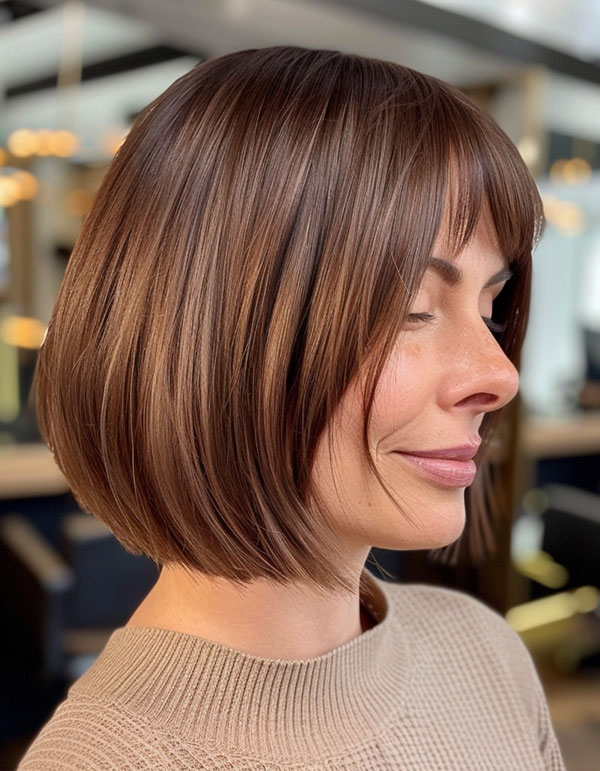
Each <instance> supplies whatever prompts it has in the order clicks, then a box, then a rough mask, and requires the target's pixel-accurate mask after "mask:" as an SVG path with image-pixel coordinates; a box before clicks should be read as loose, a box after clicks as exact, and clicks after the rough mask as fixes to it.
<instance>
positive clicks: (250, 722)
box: [69, 569, 410, 763]
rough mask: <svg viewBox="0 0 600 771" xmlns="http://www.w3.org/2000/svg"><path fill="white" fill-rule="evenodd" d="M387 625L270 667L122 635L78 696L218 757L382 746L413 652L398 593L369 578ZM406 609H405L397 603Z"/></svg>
mask: <svg viewBox="0 0 600 771" xmlns="http://www.w3.org/2000/svg"><path fill="white" fill-rule="evenodd" d="M363 572H365V573H366V574H367V576H368V583H369V585H370V592H371V596H370V597H367V596H364V595H362V594H361V601H364V602H365V603H367V602H369V604H370V605H371V607H372V608H373V611H374V615H375V616H376V618H378V619H380V620H379V623H378V624H377V625H376V626H374V627H373V628H371V629H368V630H367V631H366V632H363V633H362V634H361V635H359V636H358V637H355V638H354V639H352V640H350V641H349V642H347V643H345V644H343V645H340V646H339V647H337V648H334V649H333V650H331V651H329V652H328V653H326V654H324V655H321V656H318V657H315V658H311V659H303V660H302V659H300V660H282V659H266V658H262V657H259V656H253V655H250V654H247V653H244V652H242V651H239V650H236V649H234V648H230V647H229V646H227V645H223V644H221V643H216V642H213V641H211V640H206V639H204V638H201V637H198V636H195V635H191V634H185V633H182V632H175V631H172V630H168V629H160V628H156V627H119V628H118V629H115V630H114V632H113V633H112V634H111V636H110V638H109V639H108V641H107V643H106V645H105V647H104V649H103V650H102V652H101V653H100V655H99V657H98V658H97V659H96V660H95V661H94V663H93V664H92V666H91V667H90V668H89V669H88V670H87V672H85V673H84V674H83V675H82V676H81V677H79V679H78V680H77V681H75V683H73V684H72V686H71V688H70V689H69V696H71V695H75V696H80V697H85V698H88V699H93V700H95V701H100V702H102V703H105V704H107V705H108V704H118V705H121V706H122V707H123V708H124V709H127V710H128V711H129V712H133V713H135V714H136V715H139V716H140V717H143V719H144V720H146V721H148V722H149V723H150V724H151V725H152V726H154V727H155V728H157V729H159V730H161V731H166V732H168V733H172V734H173V735H176V736H179V737H181V738H182V739H184V740H187V741H193V742H195V741H197V742H202V743H203V744H204V745H205V746H208V747H212V748H213V749H215V750H222V751H230V752H236V753H242V754H249V755H253V756H256V757H261V758H264V759H265V760H268V759H277V760H279V761H280V762H283V761H285V760H286V759H287V760H289V761H294V760H295V761H297V760H298V759H303V760H304V761H305V762H307V763H308V762H310V761H311V759H312V760H317V759H318V758H323V756H324V755H325V756H328V755H330V754H331V755H334V754H336V753H338V752H342V753H343V752H348V751H349V750H351V749H352V748H353V747H358V746H359V745H362V744H364V743H365V742H367V741H369V740H372V739H373V738H374V737H375V736H376V735H377V734H379V733H380V732H381V731H382V730H383V729H384V728H385V726H386V724H387V723H388V722H389V721H390V720H392V719H394V718H397V717H398V715H399V714H400V713H402V712H403V709H404V700H403V696H404V694H405V693H406V691H407V690H408V688H409V679H410V662H409V650H408V647H409V646H408V645H407V644H406V639H405V635H404V633H403V629H402V624H401V623H400V617H399V612H398V608H397V607H395V593H394V591H393V589H392V590H390V584H388V583H386V582H385V581H383V580H381V579H379V578H377V577H376V576H373V575H372V574H371V573H370V572H369V571H367V570H366V569H365V570H364V571H363ZM396 602H397V600H396Z"/></svg>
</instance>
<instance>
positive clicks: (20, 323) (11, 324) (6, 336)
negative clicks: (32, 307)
mask: <svg viewBox="0 0 600 771" xmlns="http://www.w3.org/2000/svg"><path fill="white" fill-rule="evenodd" d="M45 332H46V325H45V324H43V323H42V322H41V321H40V320H39V319H34V318H31V317H29V316H6V318H4V319H3V320H2V321H0V337H1V338H2V340H3V342H5V343H8V345H15V346H18V347H19V348H32V349H37V348H39V347H40V345H41V344H42V340H43V339H44V334H45Z"/></svg>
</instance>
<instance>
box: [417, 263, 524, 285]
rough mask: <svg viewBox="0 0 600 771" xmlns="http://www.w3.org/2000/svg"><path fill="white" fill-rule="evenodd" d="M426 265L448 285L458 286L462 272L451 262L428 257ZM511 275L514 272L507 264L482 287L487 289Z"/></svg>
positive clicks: (461, 278) (506, 279)
mask: <svg viewBox="0 0 600 771" xmlns="http://www.w3.org/2000/svg"><path fill="white" fill-rule="evenodd" d="M428 267H429V268H431V269H432V270H434V271H435V272H436V273H437V274H438V276H439V277H440V278H441V279H442V281H444V282H445V283H446V284H449V285H450V286H459V285H460V284H461V283H462V280H463V273H462V271H461V269H460V268H458V267H457V266H456V265H455V264H454V263H453V262H448V260H443V259H442V258H441V257H430V258H429V262H428ZM512 276H514V272H513V271H512V270H511V269H510V267H509V266H508V265H507V267H505V268H502V270H499V271H498V273H494V275H493V276H491V277H490V279H489V280H488V281H487V283H486V284H485V286H484V287H483V288H484V289H487V288H488V287H490V286H494V285H495V284H500V283H501V282H502V281H508V279H509V278H512Z"/></svg>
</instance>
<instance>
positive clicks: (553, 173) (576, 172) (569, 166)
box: [550, 158, 592, 185]
mask: <svg viewBox="0 0 600 771" xmlns="http://www.w3.org/2000/svg"><path fill="white" fill-rule="evenodd" d="M591 176H592V167H591V166H590V164H589V162H588V161H586V160H585V158H559V159H558V160H557V161H554V163H553V164H552V166H550V179H551V180H552V182H553V183H554V184H555V185H583V184H584V183H585V182H587V181H588V180H589V179H590V177H591Z"/></svg>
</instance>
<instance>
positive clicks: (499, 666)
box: [391, 583, 542, 709]
mask: <svg viewBox="0 0 600 771" xmlns="http://www.w3.org/2000/svg"><path fill="white" fill-rule="evenodd" d="M391 595H392V601H393V602H394V603H395V605H396V606H397V613H398V617H399V618H400V619H402V618H403V617H404V618H405V619H406V629H407V631H408V632H409V634H410V636H411V637H412V643H413V650H414V649H418V648H419V647H420V646H424V647H425V648H426V649H428V651H429V654H431V652H432V651H434V650H435V649H438V650H439V651H440V652H441V654H442V655H443V656H444V660H445V661H449V660H452V659H454V660H455V662H456V664H457V665H461V666H464V665H467V662H468V666H469V667H470V668H472V669H473V670H478V671H479V673H480V674H482V673H484V672H485V673H486V674H487V676H486V680H488V678H492V679H493V681H495V682H497V683H498V684H501V683H503V684H504V686H503V687H508V686H509V684H512V685H513V686H514V688H515V689H516V690H518V691H519V693H520V698H521V699H523V700H525V702H526V703H527V704H528V705H529V707H531V708H532V709H535V708H536V704H537V703H538V702H539V700H540V698H541V696H542V693H541V691H540V681H539V676H538V672H537V668H536V665H535V662H534V660H533V658H532V655H531V653H530V651H529V649H528V648H527V646H526V645H525V643H524V642H523V640H522V639H521V637H520V635H519V634H518V633H517V632H516V631H515V630H514V629H513V628H512V627H511V626H510V624H509V623H508V622H507V620H506V619H505V617H504V616H503V615H502V614H501V613H499V612H498V611H497V610H496V609H495V608H492V607H490V606H489V605H486V604H485V602H483V601H482V600H480V599H478V598H477V597H474V596H472V595H470V594H467V593H466V592H463V591H460V590H458V589H451V588H449V587H442V586H434V585H430V584H418V583H415V584H396V585H395V587H394V588H393V590H392V592H391ZM488 682H489V680H488Z"/></svg>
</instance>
